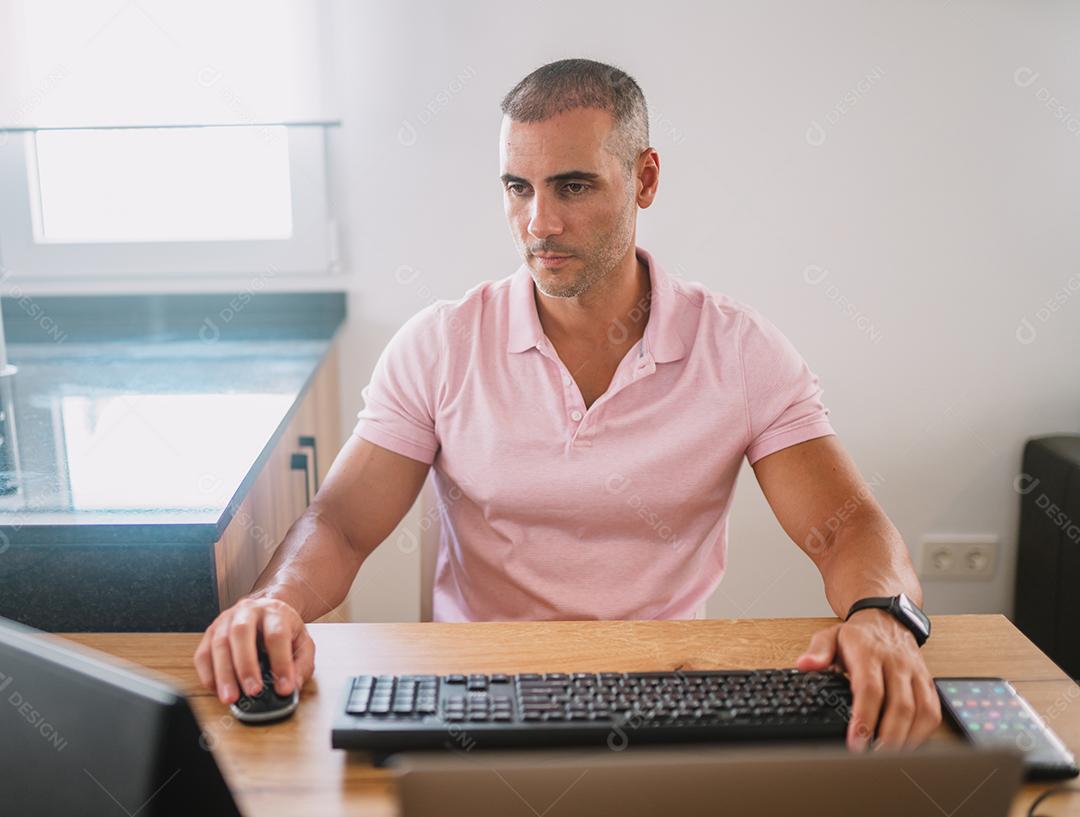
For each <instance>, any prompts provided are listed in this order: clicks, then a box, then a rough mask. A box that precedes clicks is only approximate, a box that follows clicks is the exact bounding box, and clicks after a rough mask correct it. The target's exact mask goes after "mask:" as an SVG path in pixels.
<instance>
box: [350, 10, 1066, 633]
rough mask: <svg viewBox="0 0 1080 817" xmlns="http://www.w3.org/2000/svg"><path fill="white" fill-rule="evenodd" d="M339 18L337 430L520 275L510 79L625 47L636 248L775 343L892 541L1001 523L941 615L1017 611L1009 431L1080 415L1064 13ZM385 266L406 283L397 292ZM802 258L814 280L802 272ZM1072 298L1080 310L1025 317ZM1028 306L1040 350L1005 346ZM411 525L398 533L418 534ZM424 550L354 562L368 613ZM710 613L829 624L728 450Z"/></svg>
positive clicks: (934, 585) (1015, 466) (398, 606)
mask: <svg viewBox="0 0 1080 817" xmlns="http://www.w3.org/2000/svg"><path fill="white" fill-rule="evenodd" d="M459 5H461V4H455V6H459ZM333 9H334V15H335V17H336V18H337V19H336V25H335V26H334V29H335V31H336V37H337V40H336V45H337V52H336V53H337V54H338V58H339V62H338V66H337V70H336V75H337V77H338V79H339V80H340V82H341V86H340V89H339V90H340V91H341V93H342V97H341V103H342V112H343V116H344V119H345V121H346V125H345V128H344V131H343V132H342V134H341V136H342V144H341V145H340V147H341V150H342V157H341V158H342V160H343V161H342V164H341V165H340V167H341V177H340V180H339V181H340V195H341V197H342V200H343V203H344V205H345V206H346V211H347V224H348V245H349V252H350V255H351V258H350V262H351V269H352V278H351V283H350V287H351V292H352V297H351V300H350V309H351V310H352V315H353V320H352V326H351V329H350V333H351V334H350V337H349V338H348V341H349V343H350V345H351V349H352V350H353V356H352V360H351V368H349V369H348V370H347V371H345V372H344V379H343V383H344V386H345V390H346V393H345V397H344V409H345V416H346V417H347V418H351V417H352V416H353V415H354V414H355V412H356V410H357V409H358V408H359V390H360V389H361V388H362V387H363V385H364V384H365V383H366V379H367V376H368V375H369V374H370V370H371V368H372V366H373V365H374V362H375V358H376V357H377V355H378V352H379V350H380V349H381V348H382V345H383V344H384V343H385V341H386V340H387V339H388V338H389V336H390V335H391V333H392V332H393V331H394V329H395V328H396V327H397V326H399V325H400V324H401V323H402V322H403V321H404V320H405V319H406V318H407V317H408V316H409V315H411V314H413V313H414V312H416V311H417V310H418V309H420V308H421V307H422V306H424V305H425V304H426V303H428V302H429V301H430V300H431V299H432V298H434V297H440V298H454V297H458V296H459V295H460V294H461V293H462V292H464V291H465V290H466V289H467V288H468V287H470V286H471V285H473V284H474V283H476V282H477V281H480V280H484V279H489V278H500V277H503V276H505V275H508V274H510V273H511V272H513V270H514V269H515V268H516V267H517V265H518V263H519V259H518V257H517V256H516V255H515V251H514V248H513V245H512V243H511V241H510V238H509V235H508V233H507V229H506V226H505V221H504V219H503V213H502V205H501V193H500V187H499V183H498V181H497V175H498V152H497V135H498V127H499V121H500V114H499V111H498V102H499V99H500V98H501V96H502V95H503V94H504V93H505V92H506V91H507V90H509V88H510V87H512V86H513V84H514V83H515V82H517V80H518V79H520V78H521V77H522V76H524V75H525V74H526V73H528V72H529V71H530V70H532V69H533V68H535V67H537V66H539V65H541V64H543V63H544V62H548V61H551V60H554V59H560V58H564V57H570V56H587V57H591V58H594V59H598V60H602V61H608V62H614V63H615V64H618V65H620V66H621V67H623V68H624V69H626V70H627V71H629V72H630V73H631V74H632V75H633V76H634V77H635V78H636V79H637V80H638V82H639V83H640V84H641V85H642V87H643V89H644V90H645V93H646V97H647V99H648V102H649V106H650V109H651V112H652V114H653V122H652V125H653V134H652V141H653V144H654V145H655V146H656V148H657V149H658V150H659V153H660V156H661V185H660V194H659V196H658V198H657V201H656V203H655V204H654V206H653V207H652V208H651V209H650V210H648V211H643V212H642V213H641V214H640V219H639V234H638V235H639V243H641V244H642V245H643V246H646V247H648V248H649V249H650V250H651V251H652V252H653V253H654V254H655V255H656V256H657V257H658V258H659V259H660V260H661V262H662V263H664V264H665V265H666V266H667V267H668V268H669V270H671V271H673V272H678V273H680V274H682V275H684V276H686V277H687V278H692V279H697V280H700V281H703V282H705V283H706V284H707V285H709V286H710V287H712V288H713V289H715V290H718V291H723V292H727V293H729V294H731V295H732V296H734V297H736V298H739V299H741V300H744V301H746V302H748V303H751V304H753V305H754V306H756V307H758V308H759V309H761V310H762V311H763V312H764V313H765V314H766V315H768V316H769V317H770V318H772V319H773V320H774V321H775V322H776V323H777V324H778V325H779V326H780V327H781V328H782V329H783V330H784V331H785V332H786V333H787V334H788V336H789V337H790V338H791V339H792V340H793V341H794V342H795V344H796V345H797V346H798V348H799V349H800V350H801V351H802V353H803V354H804V356H805V357H806V358H807V360H808V361H809V363H810V365H811V367H812V368H814V369H815V370H816V371H817V372H818V374H819V375H820V376H821V378H822V380H823V382H824V385H825V400H826V404H827V405H828V406H829V407H830V409H831V418H832V420H833V422H834V424H835V427H836V429H837V431H838V433H839V435H840V438H841V439H842V440H843V442H844V443H845V445H846V446H847V447H848V449H849V450H850V451H851V452H852V454H853V456H854V457H855V459H856V461H857V462H858V464H859V466H860V468H861V470H862V472H863V474H864V476H866V477H867V478H868V479H872V480H873V481H874V482H875V483H877V487H876V488H875V494H876V496H877V497H878V499H879V500H880V501H881V502H882V503H883V505H884V507H885V508H886V510H887V511H888V513H889V514H890V516H891V517H892V519H893V521H894V522H895V523H896V525H897V526H898V528H899V529H900V531H901V532H902V533H903V535H904V537H905V539H906V541H907V542H908V543H909V546H911V547H912V548H913V549H916V550H917V545H918V543H919V542H920V540H921V537H922V536H923V535H924V534H926V533H942V532H964V533H969V532H975V533H984V532H989V533H996V534H998V535H999V536H1000V538H1001V542H1002V545H1003V552H1002V558H1001V562H1000V565H999V569H998V571H997V574H996V576H995V578H994V580H993V581H990V582H946V583H943V582H940V581H938V582H925V584H924V587H925V591H926V602H927V607H928V608H929V609H930V610H931V611H932V612H935V613H945V612H960V611H971V612H976V611H978V612H983V611H1008V610H1010V608H1011V598H1012V577H1013V562H1014V560H1015V538H1016V528H1017V506H1018V497H1017V495H1016V493H1015V492H1014V490H1013V488H1012V480H1013V478H1014V476H1015V475H1016V474H1017V472H1018V470H1019V468H1020V454H1021V448H1022V444H1023V441H1024V440H1025V439H1026V438H1027V437H1028V436H1030V435H1034V434H1042V433H1049V432H1054V431H1071V432H1076V431H1080V377H1078V376H1077V375H1078V374H1080V371H1078V370H1080V366H1078V363H1077V352H1078V350H1080V277H1078V276H1080V263H1078V260H1080V230H1078V229H1077V226H1076V225H1077V224H1080V195H1078V191H1077V185H1076V182H1077V180H1078V178H1080V49H1078V48H1077V47H1076V44H1077V35H1078V33H1080V7H1077V6H1076V5H1075V4H1068V3H1040V4H1029V3H1021V2H1011V3H993V4H988V3H978V4H977V3H950V4H944V3H942V4H938V3H896V4H892V5H890V6H884V5H880V4H876V5H874V6H872V7H871V6H870V5H869V4H863V3H857V2H846V3H840V2H834V3H814V4H804V3H797V2H789V3H724V4H709V6H708V7H706V6H705V4H703V3H687V2H668V3H664V4H662V5H660V6H657V5H656V4H652V3H643V2H619V3H615V2H598V3H597V2H594V3H580V2H565V0H544V2H541V3H535V4H529V5H527V6H522V5H514V4H506V3H496V2H473V3H469V4H468V5H467V9H466V10H462V9H461V8H453V9H451V8H441V7H439V6H438V5H436V4H430V3H419V2H400V0H394V1H393V2H377V3H368V4H363V5H360V4H354V3H351V2H347V0H342V2H339V3H337V4H335V5H334V6H333ZM1022 68H1029V69H1032V70H1033V71H1034V72H1038V77H1037V78H1036V79H1035V81H1034V82H1032V83H1031V84H1030V85H1027V86H1023V85H1022V84H1020V83H1023V82H1025V81H1027V80H1028V79H1030V77H1031V73H1024V72H1021V74H1020V83H1018V82H1017V80H1016V79H1015V77H1016V73H1017V71H1018V69H1022ZM1041 89H1045V90H1041ZM1049 95H1053V96H1055V97H1056V98H1057V99H1058V100H1060V101H1061V103H1062V104H1063V105H1064V106H1066V107H1067V112H1066V114H1065V115H1064V116H1063V115H1062V113H1061V111H1060V110H1058V112H1057V114H1056V115H1055V112H1054V111H1052V110H1050V109H1049V108H1048V107H1047V104H1046V102H1045V101H1043V98H1045V97H1047V96H1049ZM845 99H847V102H845ZM429 106H430V107H429ZM405 120H408V122H409V123H410V124H411V126H412V128H414V129H415V130H414V131H413V130H410V129H409V126H408V125H404V122H405ZM814 122H817V123H819V124H820V125H821V126H822V128H823V129H824V138H823V139H822V130H820V129H816V128H814V126H813V123H814ZM413 140H414V141H413ZM403 266H405V267H408V268H410V269H411V270H413V271H415V274H416V275H417V277H416V279H415V280H414V281H413V282H412V283H410V284H408V285H402V284H400V283H398V280H402V279H407V278H408V277H409V276H410V275H411V274H412V273H407V272H398V270H399V268H401V267H403ZM808 267H812V269H811V270H810V271H809V272H807V268H808ZM817 267H820V268H821V269H822V270H825V271H827V274H826V275H825V278H824V280H822V281H821V282H820V283H818V284H816V285H813V284H810V283H807V278H810V279H811V280H813V279H815V278H817V277H819V276H821V275H822V274H823V273H822V272H821V271H820V270H818V269H817ZM1070 288H1071V289H1070ZM1062 290H1064V291H1065V292H1066V293H1068V294H1070V295H1071V297H1069V298H1068V299H1067V300H1066V301H1065V302H1064V303H1063V304H1061V305H1060V306H1059V308H1058V309H1057V310H1056V311H1053V312H1051V313H1050V318H1049V320H1046V321H1040V320H1039V319H1038V318H1037V316H1036V314H1037V312H1038V310H1039V308H1040V307H1041V306H1044V305H1045V304H1046V302H1047V301H1048V300H1051V299H1053V298H1054V296H1055V293H1058V292H1059V291H1062ZM840 298H843V299H845V300H844V301H843V302H841V301H840ZM843 303H851V304H854V305H855V308H856V309H857V310H858V314H857V316H856V318H849V317H848V315H847V314H846V313H845V312H844V311H843V310H844V306H843ZM1025 317H1026V318H1028V319H1029V320H1030V321H1031V323H1032V325H1033V326H1034V327H1035V328H1036V330H1037V335H1036V338H1035V341H1034V342H1033V343H1029V344H1023V343H1020V342H1018V340H1017V337H1016V332H1017V329H1018V326H1019V325H1020V322H1021V320H1022V319H1024V318H1025ZM416 517H417V511H416V509H414V513H413V515H412V518H411V519H409V520H407V521H406V522H405V523H404V525H406V526H409V525H411V526H412V528H411V529H412V530H415V529H416ZM412 541H413V539H412V538H411V537H407V536H406V537H402V536H401V535H400V534H398V535H395V536H394V537H391V540H390V541H389V542H388V543H386V544H384V546H383V547H382V548H381V549H380V551H379V552H377V554H376V556H375V557H374V558H373V560H372V562H370V563H369V564H368V565H365V567H364V569H363V570H362V571H361V576H360V578H359V580H358V584H357V588H356V592H355V594H354V613H355V614H356V615H357V616H358V617H361V618H365V619H398V618H411V617H413V616H415V614H416V611H417V609H418V604H419V599H418V594H417V590H418V586H417V576H418V574H419V563H418V554H417V553H416V552H412V553H408V552H403V550H404V551H407V550H409V548H408V547H405V548H402V547H399V545H400V544H401V543H403V542H405V543H411V542H412ZM708 609H709V612H710V614H711V615H714V616H778V615H802V614H817V613H828V607H827V604H826V603H825V601H824V596H823V593H822V590H821V581H820V578H819V577H818V574H817V572H816V570H815V569H814V568H813V565H812V564H811V563H810V562H809V560H807V559H806V557H805V556H803V555H802V554H801V552H799V551H798V549H797V548H796V547H795V545H794V544H792V543H791V542H790V541H789V540H788V539H787V537H786V536H785V534H784V533H783V531H782V530H781V529H780V527H779V525H778V524H777V523H776V521H775V519H774V517H773V516H772V514H771V511H770V509H769V507H768V505H767V504H766V503H765V501H764V499H763V497H762V495H761V492H760V490H759V489H758V487H757V483H756V481H755V480H754V478H753V472H752V471H751V470H750V469H749V468H748V467H746V466H745V465H744V470H743V474H742V476H741V478H740V481H739V485H738V488H737V497H736V502H735V507H734V510H733V514H732V526H731V551H730V569H729V571H728V574H727V576H726V578H725V579H724V581H723V583H722V584H721V589H720V590H719V591H718V592H717V595H716V596H715V597H714V598H713V599H712V600H711V602H710V604H709V608H708Z"/></svg>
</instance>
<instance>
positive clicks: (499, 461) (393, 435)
mask: <svg viewBox="0 0 1080 817" xmlns="http://www.w3.org/2000/svg"><path fill="white" fill-rule="evenodd" d="M637 255H638V257H639V258H641V259H642V260H643V261H644V262H645V263H646V264H647V265H648V267H649V275H650V277H651V281H652V294H651V305H650V312H649V318H648V323H647V325H646V327H645V335H644V337H643V338H642V341H641V342H639V343H637V344H635V345H634V346H633V347H632V348H631V349H630V350H629V351H628V352H627V354H626V356H625V357H624V358H623V360H622V361H621V363H620V364H619V367H618V369H617V371H616V372H615V376H614V378H613V379H612V382H611V385H610V386H609V387H608V390H607V391H606V392H605V393H604V394H603V395H602V396H601V397H600V398H598V399H597V400H596V401H595V402H594V403H593V404H592V406H590V407H589V408H588V409H586V408H585V403H584V401H583V400H582V398H581V394H580V392H579V391H578V387H577V384H576V383H575V382H574V380H573V378H572V377H571V376H570V374H569V372H568V370H567V368H566V366H565V365H564V364H563V362H562V361H561V360H560V359H559V356H558V354H557V353H556V351H555V348H554V346H552V344H551V342H550V341H549V340H548V339H547V337H546V336H545V335H544V332H543V329H542V328H541V326H540V320H539V317H538V316H537V312H536V303H535V301H534V295H533V291H534V284H533V281H532V278H531V276H530V274H529V269H528V267H527V266H526V265H525V264H522V265H521V267H520V268H518V270H517V272H515V273H514V274H513V275H511V276H509V277H507V278H503V279H502V280H499V281H485V282H483V283H480V284H477V285H476V286H475V287H473V288H472V289H470V290H469V291H468V292H466V293H465V295H464V296H463V297H461V298H459V299H458V300H455V301H437V302H435V303H433V304H431V305H430V306H428V307H426V308H425V309H423V310H421V311H420V312H419V313H418V314H416V315H415V316H413V317H412V318H411V319H410V320H409V321H407V322H406V323H405V325H404V326H402V328H401V329H400V330H398V332H397V333H396V334H395V335H394V337H393V339H392V340H391V341H390V343H389V345H388V346H387V347H386V349H385V350H384V351H383V353H382V356H381V357H380V359H379V361H378V363H377V365H376V367H375V371H374V374H373V375H372V379H371V382H370V384H369V385H368V386H367V387H365V388H364V390H363V399H364V408H363V409H362V410H361V411H360V412H359V414H358V415H357V416H358V418H359V422H358V423H357V425H356V428H355V430H354V431H353V433H354V434H358V435H359V436H361V437H363V438H364V439H366V440H370V441H371V442H373V443H375V444H376V445H379V446H382V447H383V448H388V449H390V450H391V451H395V452H397V453H399V454H403V455H405V456H407V457H411V458H412V459H416V460H420V461H421V462H425V463H429V464H431V465H433V466H434V468H433V479H434V483H435V489H436V492H437V496H438V513H439V517H440V522H441V524H440V526H439V527H440V541H439V550H438V558H437V561H436V571H435V591H434V599H433V616H434V618H435V620H437V621H482V620H501V619H653V618H655V619H669V618H670V619H676V618H694V617H695V615H696V610H697V608H698V607H699V606H700V605H701V604H702V602H703V601H704V600H705V599H706V598H707V597H708V596H709V595H710V594H711V593H712V592H713V590H714V589H715V588H716V586H717V584H719V582H720V580H721V578H722V577H723V575H724V568H725V563H726V555H727V528H728V512H729V510H730V508H731V498H732V494H733V491H734V488H735V479H736V476H737V474H738V471H739V467H740V464H741V462H742V458H743V457H744V456H745V457H746V458H747V460H748V461H749V462H750V463H751V464H753V463H754V462H756V461H757V460H759V459H761V458H762V457H764V456H766V455H768V454H771V453H773V452H774V451H778V450H779V449H781V448H786V447H787V446H790V445H795V444H796V443H800V442H803V441H805V440H809V439H812V438H814V437H822V436H824V435H827V434H832V433H834V432H833V429H832V427H831V425H830V423H829V420H828V418H827V415H828V413H829V410H828V409H827V408H825V407H824V405H823V404H822V402H821V394H822V390H821V387H820V386H819V384H818V378H817V377H816V376H815V375H814V374H813V373H812V372H811V371H810V369H809V368H808V367H807V365H806V363H805V362H804V361H803V359H802V357H801V356H800V355H799V353H798V352H797V351H796V350H795V348H794V347H793V346H792V345H791V343H790V342H789V341H788V340H787V338H786V337H784V335H783V334H781V333H780V331H779V330H778V329H777V328H776V327H775V326H774V325H773V324H772V323H770V322H769V321H768V320H767V319H766V318H764V317H763V316H762V315H761V314H760V313H758V312H757V311H756V310H754V309H753V308H752V307H750V306H747V305H745V304H742V303H740V302H738V301H735V300H733V299H731V298H729V297H728V296H726V295H721V294H717V293H713V292H710V291H709V290H708V289H706V288H705V287H704V286H702V285H701V284H696V283H690V282H688V281H684V280H682V279H678V278H671V277H669V276H668V275H667V274H666V273H665V272H664V271H663V269H662V268H661V267H660V265H659V264H658V263H657V262H656V261H655V259H653V257H652V255H651V254H649V253H648V252H646V251H645V250H643V249H642V248H641V247H638V248H637ZM359 500H360V501H363V499H362V498H359Z"/></svg>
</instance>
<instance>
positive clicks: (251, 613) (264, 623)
mask: <svg viewBox="0 0 1080 817" xmlns="http://www.w3.org/2000/svg"><path fill="white" fill-rule="evenodd" d="M260 636H261V641H262V645H263V647H264V648H265V650H266V653H267V655H269V657H270V667H271V671H272V673H273V676H274V690H275V691H276V692H277V693H278V694H279V695H289V694H290V693H292V691H293V690H294V689H296V690H299V689H301V688H302V687H303V685H304V681H306V680H307V679H308V678H310V677H311V675H312V674H313V673H314V672H315V642H314V641H312V640H311V636H310V635H309V634H308V631H307V628H306V627H305V626H304V621H303V619H302V618H301V617H300V614H299V613H297V612H296V610H295V609H294V608H293V607H291V606H290V605H289V604H287V603H286V602H284V601H282V600H280V599H275V598H266V597H248V598H243V599H241V600H240V601H238V602H237V603H236V604H234V605H233V606H232V607H230V608H229V609H228V610H225V611H224V612H222V613H221V615H219V616H218V617H217V618H216V619H214V622H213V623H212V624H211V625H210V626H209V627H207V628H206V632H205V633H204V634H203V637H202V640H201V641H200V642H199V646H198V647H197V648H196V650H195V670H196V671H197V672H198V674H199V680H200V681H201V682H202V685H203V686H204V687H205V688H206V689H210V690H213V689H216V690H217V696H218V698H219V699H220V700H221V702H222V703H224V704H231V703H235V702H236V700H237V699H238V698H239V697H240V696H241V694H247V695H257V694H258V693H259V691H260V690H261V689H262V671H261V670H260V668H259V658H258V646H259V639H260Z"/></svg>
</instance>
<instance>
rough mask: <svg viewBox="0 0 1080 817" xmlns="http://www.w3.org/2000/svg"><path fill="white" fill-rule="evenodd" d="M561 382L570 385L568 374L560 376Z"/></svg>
mask: <svg viewBox="0 0 1080 817" xmlns="http://www.w3.org/2000/svg"><path fill="white" fill-rule="evenodd" d="M562 382H563V383H565V384H566V385H567V386H569V385H570V375H568V374H564V375H563V376H562Z"/></svg>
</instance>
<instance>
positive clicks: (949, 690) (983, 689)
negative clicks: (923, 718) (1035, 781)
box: [935, 678, 1076, 774]
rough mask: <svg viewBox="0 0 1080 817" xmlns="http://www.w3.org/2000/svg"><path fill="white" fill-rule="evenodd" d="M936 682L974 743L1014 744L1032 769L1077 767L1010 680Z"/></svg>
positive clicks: (989, 744) (1012, 745)
mask: <svg viewBox="0 0 1080 817" xmlns="http://www.w3.org/2000/svg"><path fill="white" fill-rule="evenodd" d="M935 683H936V684H937V688H938V692H939V693H940V695H941V700H942V703H943V704H944V706H945V708H946V709H947V710H948V712H949V714H950V715H951V716H952V718H953V721H955V723H956V724H957V726H959V727H960V729H961V731H963V732H964V734H965V735H967V737H968V738H969V739H970V740H971V741H972V742H973V743H975V744H977V745H981V746H1010V747H1015V748H1016V749H1018V750H1020V751H1021V752H1022V753H1023V754H1024V761H1025V764H1026V765H1027V766H1028V767H1029V768H1031V769H1035V770H1044V771H1046V770H1053V769H1057V770H1061V771H1062V773H1063V774H1064V773H1067V772H1068V771H1069V770H1071V769H1075V767H1076V763H1075V761H1074V759H1073V756H1072V754H1071V753H1070V752H1069V750H1068V749H1067V748H1066V747H1065V745H1064V744H1063V743H1062V742H1061V740H1060V739H1059V738H1058V737H1057V735H1055V734H1054V733H1053V732H1051V731H1050V730H1049V728H1047V727H1046V726H1045V725H1044V724H1043V721H1042V719H1041V718H1040V717H1039V714H1038V713H1037V712H1036V711H1035V710H1034V709H1033V708H1032V707H1031V705H1030V704H1029V703H1028V702H1027V701H1026V700H1024V698H1023V697H1022V696H1021V695H1020V694H1019V693H1018V692H1017V691H1016V690H1015V689H1014V688H1013V686H1012V684H1010V683H1009V682H1008V681H1005V680H1003V679H1001V678H937V679H935ZM1072 773H1073V774H1075V772H1072Z"/></svg>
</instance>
